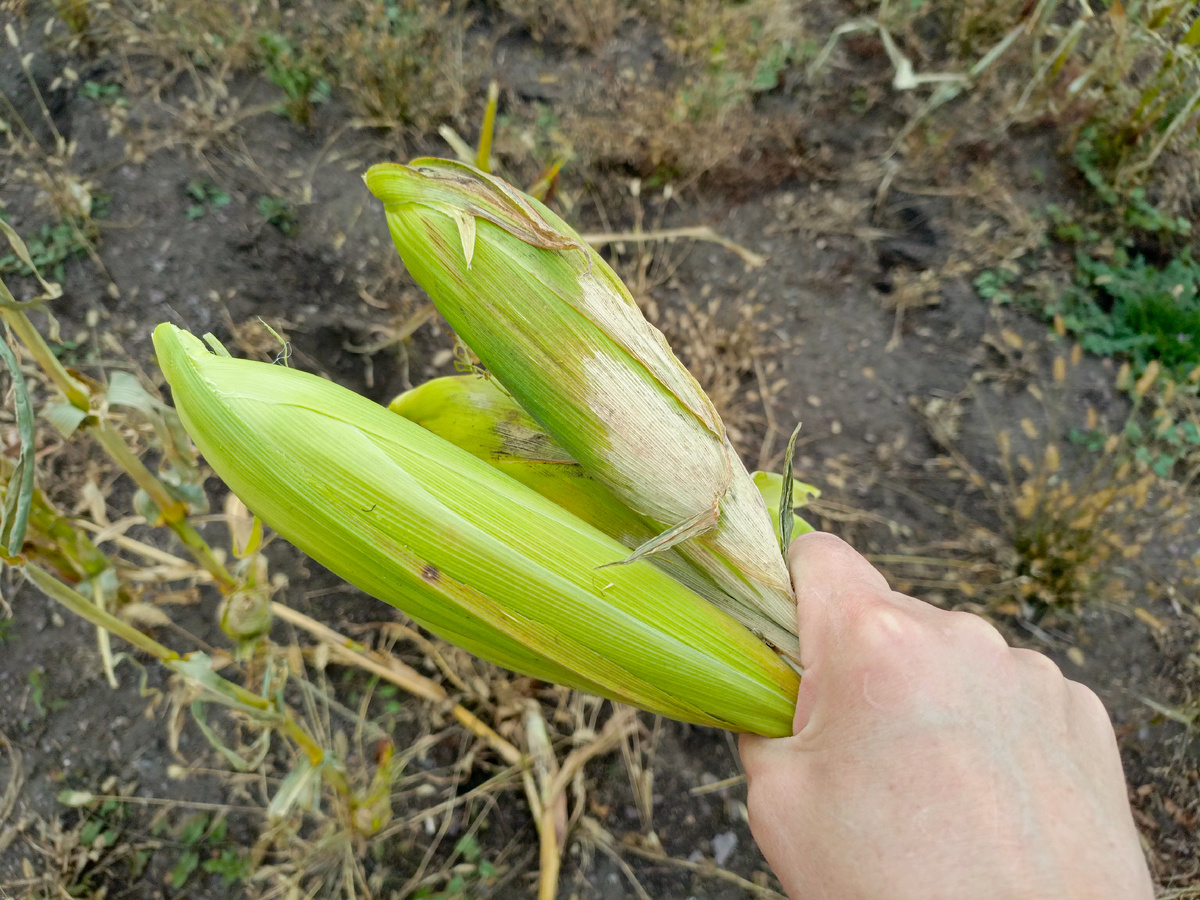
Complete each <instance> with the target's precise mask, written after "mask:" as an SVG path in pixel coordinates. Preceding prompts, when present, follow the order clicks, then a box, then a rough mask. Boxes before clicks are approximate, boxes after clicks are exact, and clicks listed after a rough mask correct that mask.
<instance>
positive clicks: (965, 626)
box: [947, 610, 1008, 648]
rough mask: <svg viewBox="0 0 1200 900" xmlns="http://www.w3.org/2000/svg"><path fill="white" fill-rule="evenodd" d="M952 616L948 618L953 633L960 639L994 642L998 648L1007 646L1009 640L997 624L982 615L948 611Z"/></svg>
mask: <svg viewBox="0 0 1200 900" xmlns="http://www.w3.org/2000/svg"><path fill="white" fill-rule="evenodd" d="M947 615H948V616H951V617H952V618H950V619H947V621H948V622H949V623H950V630H951V633H952V634H953V635H954V637H955V638H957V639H959V640H968V639H974V640H980V641H984V642H986V643H988V644H992V645H994V646H995V647H997V648H1007V647H1008V641H1006V640H1004V635H1002V634H1001V633H1000V632H999V630H997V628H996V626H995V625H993V624H992V623H991V622H989V621H988V620H987V619H984V618H983V617H982V616H977V615H975V614H974V613H969V612H963V611H961V610H955V611H952V612H949V613H947Z"/></svg>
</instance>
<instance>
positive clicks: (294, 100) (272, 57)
mask: <svg viewBox="0 0 1200 900" xmlns="http://www.w3.org/2000/svg"><path fill="white" fill-rule="evenodd" d="M258 49H259V55H260V57H261V59H262V64H263V68H264V71H265V72H266V76H267V78H269V79H270V80H271V82H272V83H273V84H275V85H276V86H278V87H281V88H283V93H284V95H285V96H286V98H287V99H286V100H285V101H284V103H283V104H282V106H281V107H280V108H279V112H280V114H281V115H285V116H287V117H288V118H289V119H291V120H292V121H293V122H294V123H295V124H297V125H301V126H303V127H305V128H307V127H308V126H309V125H311V124H312V115H313V107H314V106H316V105H317V104H320V103H324V102H326V101H327V100H328V99H329V95H330V85H329V81H328V79H327V78H326V77H325V76H324V74H323V73H322V72H321V69H320V66H319V64H318V62H317V61H316V60H314V59H313V58H312V57H311V55H309V54H307V53H304V52H302V51H301V50H298V49H297V48H296V47H295V46H294V45H293V44H292V42H291V41H290V40H288V39H287V38H286V37H285V36H284V35H282V34H277V33H273V32H268V33H266V34H261V35H259V37H258Z"/></svg>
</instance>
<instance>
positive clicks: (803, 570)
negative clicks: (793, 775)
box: [788, 531, 891, 733]
mask: <svg viewBox="0 0 1200 900" xmlns="http://www.w3.org/2000/svg"><path fill="white" fill-rule="evenodd" d="M788 563H789V566H790V568H791V572H792V585H793V587H794V588H795V591H796V625H797V629H798V630H799V634H800V662H801V665H802V666H803V668H804V675H803V677H802V678H801V680H800V693H799V695H798V696H797V698H796V718H795V720H794V725H793V729H794V732H795V733H799V731H800V730H801V729H802V728H804V726H805V725H807V724H808V720H809V717H810V716H811V715H812V709H813V705H814V704H815V703H816V700H817V697H818V695H819V693H820V691H821V685H822V678H823V674H824V671H825V669H826V667H827V665H828V660H830V659H832V658H833V656H834V654H836V652H837V644H838V640H839V638H840V637H841V636H842V635H843V634H845V633H846V631H847V627H848V625H850V623H852V622H853V619H854V617H855V616H856V615H857V612H858V608H859V606H860V605H861V603H862V601H863V600H864V599H869V598H875V597H878V596H879V595H881V594H883V595H886V594H889V593H890V592H891V589H890V588H889V587H888V583H887V580H886V579H884V577H883V576H882V575H881V574H879V571H878V570H877V569H876V568H875V567H874V566H872V565H871V564H870V563H869V562H867V560H866V559H865V558H864V557H863V556H862V555H861V554H860V553H858V552H857V551H856V550H854V548H852V547H851V546H850V545H849V544H847V543H846V542H845V541H843V540H842V539H841V538H839V537H835V536H834V535H832V534H824V533H822V532H815V531H814V532H811V533H809V534H802V535H800V537H798V538H796V539H795V540H794V541H792V544H791V547H789V548H788Z"/></svg>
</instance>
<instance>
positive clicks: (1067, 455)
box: [893, 332, 1200, 624]
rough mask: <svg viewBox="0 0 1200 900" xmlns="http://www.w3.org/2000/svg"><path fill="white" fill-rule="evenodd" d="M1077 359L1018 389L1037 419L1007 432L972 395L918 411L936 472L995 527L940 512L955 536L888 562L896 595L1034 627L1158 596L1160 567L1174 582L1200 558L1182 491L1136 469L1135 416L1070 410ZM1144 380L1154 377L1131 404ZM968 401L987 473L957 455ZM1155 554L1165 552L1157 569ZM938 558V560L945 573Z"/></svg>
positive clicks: (1064, 359)
mask: <svg viewBox="0 0 1200 900" xmlns="http://www.w3.org/2000/svg"><path fill="white" fill-rule="evenodd" d="M1005 338H1006V339H1005ZM1005 338H1000V337H998V338H997V339H996V340H995V344H996V345H997V346H998V347H1001V348H1007V349H1008V350H1010V351H1012V350H1020V349H1022V341H1021V339H1020V338H1019V337H1017V336H1016V335H1015V334H1014V333H1012V332H1007V333H1005ZM1081 356H1082V354H1081V352H1080V349H1079V347H1078V346H1076V347H1075V348H1074V349H1073V350H1072V351H1070V352H1063V353H1059V354H1057V355H1055V356H1053V357H1052V358H1051V366H1050V368H1051V373H1052V380H1051V381H1050V382H1049V383H1045V384H1043V383H1041V382H1040V380H1035V381H1033V382H1032V383H1030V384H1029V385H1028V387H1027V388H1026V389H1025V390H1026V391H1027V392H1028V394H1029V396H1030V398H1031V399H1032V400H1033V401H1034V403H1035V407H1036V408H1037V409H1038V410H1040V412H1039V413H1038V414H1036V415H1031V416H1028V417H1026V418H1023V419H1022V420H1020V422H1019V423H1017V426H1016V427H1013V426H1012V425H1010V424H1008V423H1005V422H1001V421H997V420H995V419H993V417H992V413H991V411H990V408H989V407H990V399H989V396H988V394H987V393H985V392H984V391H982V390H980V389H973V390H972V391H970V392H969V393H967V394H965V395H964V396H963V397H960V398H958V399H955V400H953V401H941V400H935V401H933V402H931V403H930V404H928V405H926V406H925V407H924V408H923V410H922V412H923V413H924V418H925V422H926V425H927V428H928V430H929V433H930V436H931V437H932V438H933V440H934V441H935V443H937V445H938V446H939V447H941V448H942V449H943V450H944V451H945V452H946V456H945V457H944V458H942V459H941V460H940V461H936V462H935V463H934V465H935V466H937V468H936V469H935V471H941V472H942V473H944V475H945V476H947V477H950V478H951V479H956V480H959V481H961V482H963V483H965V484H967V485H970V486H971V487H972V488H974V489H975V490H976V491H978V492H979V493H980V494H981V495H982V497H983V498H984V499H985V500H986V502H987V506H986V509H988V510H989V511H990V513H991V515H992V516H993V517H994V519H993V522H994V524H993V523H989V522H988V521H986V519H985V518H983V517H980V516H979V515H975V514H971V513H969V512H967V511H966V509H958V510H955V511H950V510H945V514H946V515H947V516H949V517H951V518H952V519H953V520H954V522H955V526H954V530H955V531H957V532H959V533H960V534H961V535H962V537H961V538H959V539H957V540H953V541H948V542H943V543H941V544H939V545H937V546H935V547H924V548H920V550H919V551H916V552H914V554H912V555H910V556H907V557H904V556H901V557H898V558H897V559H896V560H894V561H893V566H898V568H895V571H896V572H897V577H898V578H899V579H900V581H899V584H900V586H901V589H902V590H909V589H913V588H917V589H922V588H923V589H926V590H928V589H933V590H936V591H938V592H940V593H941V594H943V595H947V594H948V595H958V596H959V597H960V598H962V600H964V601H965V602H967V603H968V604H969V605H972V606H975V607H977V608H979V609H982V610H985V611H987V612H989V613H998V614H1002V615H1007V616H1014V617H1017V618H1020V619H1021V620H1023V621H1026V622H1042V623H1044V624H1045V623H1052V622H1056V621H1060V620H1061V617H1062V616H1063V615H1070V614H1073V613H1077V612H1078V611H1079V610H1080V609H1082V608H1083V607H1084V606H1086V605H1089V604H1096V603H1117V604H1125V603H1128V602H1129V601H1130V600H1132V599H1133V598H1135V597H1137V598H1143V599H1144V598H1148V597H1157V596H1161V595H1162V588H1163V584H1162V582H1161V581H1160V580H1159V579H1158V578H1157V577H1156V576H1155V575H1154V574H1153V573H1154V572H1158V571H1161V570H1162V568H1163V567H1164V565H1166V566H1171V567H1179V569H1180V571H1181V573H1182V572H1184V571H1185V570H1186V569H1187V568H1188V567H1190V566H1191V565H1192V562H1193V554H1194V553H1196V552H1198V551H1200V547H1194V546H1192V542H1191V541H1190V540H1189V538H1188V535H1189V533H1190V532H1194V528H1195V522H1196V510H1195V507H1194V504H1193V503H1192V502H1191V500H1190V498H1189V496H1188V494H1187V491H1186V489H1185V488H1184V487H1183V486H1181V485H1180V484H1178V483H1173V482H1171V481H1169V480H1167V479H1165V478H1163V477H1161V476H1159V475H1157V474H1156V473H1155V472H1153V471H1151V470H1150V468H1149V466H1148V465H1146V464H1144V463H1139V462H1138V460H1137V457H1136V453H1135V451H1136V445H1135V444H1134V442H1133V441H1131V439H1130V437H1129V434H1130V431H1129V429H1128V428H1127V427H1126V423H1127V422H1130V421H1135V420H1136V419H1137V417H1138V415H1139V411H1138V409H1137V407H1136V406H1135V408H1134V409H1133V410H1132V411H1131V412H1129V414H1128V417H1127V418H1122V419H1121V420H1120V421H1116V422H1112V421H1105V420H1103V419H1102V418H1101V417H1100V415H1099V414H1098V413H1097V412H1096V410H1094V409H1092V408H1091V407H1085V408H1084V409H1083V410H1079V409H1078V408H1077V401H1076V400H1073V399H1071V397H1072V394H1071V385H1072V381H1073V380H1075V378H1076V375H1075V373H1076V370H1077V367H1078V366H1079V363H1080V360H1081ZM1152 380H1153V373H1151V377H1150V379H1148V380H1147V381H1145V382H1144V383H1143V384H1142V385H1140V392H1139V394H1138V395H1137V396H1138V397H1139V398H1140V397H1142V396H1144V395H1145V393H1146V391H1147V390H1148V388H1149V386H1150V383H1151V381H1152ZM968 400H969V401H970V402H972V403H974V404H975V405H976V406H977V407H979V410H978V412H979V414H980V415H982V416H983V418H984V420H985V421H987V422H988V423H989V424H988V428H989V431H990V433H991V435H992V437H993V439H994V441H995V450H994V454H995V462H994V463H993V462H991V461H989V462H987V463H979V464H978V465H977V464H976V463H973V462H971V461H970V460H968V458H967V457H966V455H965V454H964V452H963V451H962V450H961V449H960V433H959V428H960V420H961V418H962V416H963V413H964V410H963V406H962V404H963V403H964V402H966V401H968ZM1068 435H1076V436H1078V437H1079V440H1081V441H1083V440H1086V442H1087V443H1088V444H1090V445H1091V449H1086V448H1084V447H1080V446H1078V445H1076V444H1073V443H1072V442H1070V441H1069V440H1068ZM997 463H998V465H996V464H997ZM1166 547H1170V548H1172V549H1171V550H1170V551H1169V552H1168V553H1167V556H1168V557H1169V558H1167V559H1164V557H1163V553H1164V549H1165V548H1166ZM1188 547H1191V550H1188V549H1187V548H1188ZM941 557H948V558H949V562H947V563H946V565H945V567H944V568H943V566H942V564H941V563H940V562H939V558H941Z"/></svg>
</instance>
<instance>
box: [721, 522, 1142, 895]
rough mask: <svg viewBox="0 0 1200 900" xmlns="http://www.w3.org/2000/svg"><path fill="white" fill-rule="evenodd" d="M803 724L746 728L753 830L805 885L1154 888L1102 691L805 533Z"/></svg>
mask: <svg viewBox="0 0 1200 900" xmlns="http://www.w3.org/2000/svg"><path fill="white" fill-rule="evenodd" d="M790 558H791V568H792V576H793V578H794V580H795V583H796V594H797V603H798V610H797V613H798V622H799V629H800V653H801V659H802V661H803V663H804V677H803V680H802V681H801V685H800V696H799V698H798V701H797V706H796V720H795V734H794V736H793V737H790V738H780V739H776V740H769V739H767V738H762V737H757V736H743V737H742V741H741V756H742V762H743V765H744V766H745V768H746V774H747V776H748V777H749V803H748V805H749V808H750V828H751V830H752V831H753V833H754V837H755V839H756V840H757V841H758V845H759V847H760V848H761V849H762V852H763V854H764V855H765V856H766V858H767V861H768V862H769V863H770V864H771V866H772V868H773V869H774V870H775V872H776V874H777V875H778V876H779V878H780V880H781V881H782V882H783V886H784V889H785V890H786V891H787V892H788V894H789V896H791V897H792V898H793V900H818V898H832V900H880V898H885V897H886V898H888V900H910V898H912V900H916V898H920V900H941V898H945V900H1016V898H1020V900H1040V898H1047V900H1049V898H1054V900H1073V898H1080V900H1083V898H1087V900H1109V898H1111V900H1118V898H1119V900H1143V898H1145V900H1150V898H1153V896H1154V892H1153V888H1152V886H1151V883H1150V876H1149V872H1148V870H1147V868H1146V862H1145V859H1144V858H1143V856H1142V851H1141V847H1140V843H1139V840H1138V835H1137V831H1136V829H1135V828H1134V824H1133V817H1132V815H1131V813H1130V810H1129V802H1128V798H1127V795H1126V788H1125V778H1124V774H1123V772H1122V770H1121V759H1120V756H1119V754H1118V752H1117V743H1116V738H1115V736H1114V734H1113V729H1112V725H1111V724H1110V722H1109V718H1108V714H1107V712H1106V711H1105V709H1104V706H1103V705H1102V704H1101V702H1100V700H1099V699H1098V698H1097V697H1096V695H1095V694H1094V693H1092V691H1090V690H1089V689H1088V688H1086V687H1084V686H1083V685H1080V684H1077V683H1075V682H1073V681H1068V680H1067V679H1066V678H1064V677H1063V675H1062V673H1061V672H1060V671H1059V669H1058V667H1057V666H1056V665H1055V664H1054V663H1053V662H1051V661H1050V660H1049V659H1048V658H1046V657H1045V656H1043V655H1042V654H1040V653H1035V652H1033V651H1030V650H1020V649H1016V650H1014V649H1011V648H1010V647H1008V645H1007V644H1006V643H1005V641H1004V639H1003V638H1002V637H1001V636H1000V633H999V632H997V631H996V629H995V628H993V627H992V626H991V625H989V624H988V623H987V622H985V621H984V620H983V619H981V618H979V617H978V616H974V615H971V614H969V613H961V612H947V611H945V610H940V609H937V608H936V607H933V606H929V605H928V604H925V603H922V602H921V601H919V600H914V599H912V598H911V597H905V596H903V595H902V594H898V593H895V592H893V591H891V590H889V588H888V585H887V582H886V581H884V579H883V576H882V575H880V574H879V572H877V571H876V570H875V569H874V568H872V566H871V565H870V563H868V562H867V561H866V560H865V559H863V558H862V557H861V556H859V555H858V554H857V553H855V552H854V550H852V549H851V548H850V547H849V546H848V545H847V544H845V543H844V542H843V541H841V540H839V539H838V538H835V537H833V536H831V535H826V534H806V535H803V536H801V537H799V538H797V539H796V541H795V542H794V543H793V544H792V547H791V552H790Z"/></svg>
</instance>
